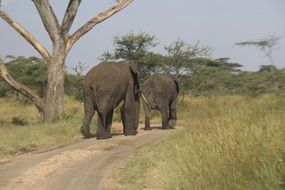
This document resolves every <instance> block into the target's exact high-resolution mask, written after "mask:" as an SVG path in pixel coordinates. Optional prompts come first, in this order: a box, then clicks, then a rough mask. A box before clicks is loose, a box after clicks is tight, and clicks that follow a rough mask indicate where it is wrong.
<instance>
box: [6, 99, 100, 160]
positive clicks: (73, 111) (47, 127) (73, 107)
mask: <svg viewBox="0 0 285 190" xmlns="http://www.w3.org/2000/svg"><path fill="white" fill-rule="evenodd" d="M0 105H1V107H0V158H3V157H7V156H11V155H17V154H21V153H26V152H30V151H33V150H37V149H47V148H51V147H55V146H59V145H61V144H63V143H66V142H71V141H77V140H81V139H82V135H81V133H80V132H79V128H80V126H81V125H82V118H83V105H82V104H81V103H80V102H78V101H75V100H73V99H72V98H70V97H65V104H64V105H65V109H64V110H65V111H64V112H63V114H62V115H61V116H60V120H59V121H58V122H55V123H49V124H48V123H42V122H41V120H40V116H39V114H38V113H37V110H36V108H35V107H34V106H33V105H31V104H25V105H20V104H18V103H17V102H15V101H13V100H12V99H9V98H5V99H0ZM15 118H16V120H15ZM15 121H16V122H15ZM22 123H24V125H21V124H22ZM94 127H95V125H94V122H93V123H92V131H94V130H95V129H94Z"/></svg>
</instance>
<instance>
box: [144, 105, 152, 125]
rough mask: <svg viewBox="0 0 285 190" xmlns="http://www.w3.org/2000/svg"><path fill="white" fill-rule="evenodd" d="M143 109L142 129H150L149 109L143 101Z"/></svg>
mask: <svg viewBox="0 0 285 190" xmlns="http://www.w3.org/2000/svg"><path fill="white" fill-rule="evenodd" d="M143 109H144V121H145V128H144V130H151V128H150V121H149V120H150V110H149V108H148V106H147V104H146V103H145V102H143Z"/></svg>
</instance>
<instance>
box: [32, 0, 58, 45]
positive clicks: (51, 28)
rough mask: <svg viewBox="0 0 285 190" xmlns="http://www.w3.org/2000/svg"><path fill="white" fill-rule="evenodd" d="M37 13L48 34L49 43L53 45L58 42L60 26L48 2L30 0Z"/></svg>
mask: <svg viewBox="0 0 285 190" xmlns="http://www.w3.org/2000/svg"><path fill="white" fill-rule="evenodd" d="M32 1H33V2H34V4H35V6H36V8H37V10H38V12H39V15H40V17H41V19H42V22H43V24H44V27H45V29H46V31H47V32H48V34H49V36H50V39H51V41H52V42H53V44H54V43H56V42H58V39H59V38H60V25H59V23H58V20H57V18H56V16H55V13H54V11H53V9H52V7H51V6H50V4H49V0H32Z"/></svg>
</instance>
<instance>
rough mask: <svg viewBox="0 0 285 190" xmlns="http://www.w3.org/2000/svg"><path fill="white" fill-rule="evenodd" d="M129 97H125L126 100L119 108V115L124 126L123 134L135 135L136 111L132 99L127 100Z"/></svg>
mask: <svg viewBox="0 0 285 190" xmlns="http://www.w3.org/2000/svg"><path fill="white" fill-rule="evenodd" d="M129 98H130V97H126V100H125V102H124V104H123V106H122V108H121V116H122V121H123V126H124V135H136V134H137V130H136V128H137V126H136V125H138V124H137V123H136V122H135V117H136V116H135V114H136V111H135V109H134V105H133V104H134V103H133V102H132V101H133V100H129Z"/></svg>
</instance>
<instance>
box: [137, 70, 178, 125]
mask: <svg viewBox="0 0 285 190" xmlns="http://www.w3.org/2000/svg"><path fill="white" fill-rule="evenodd" d="M142 93H143V95H144V96H145V99H146V101H147V103H146V102H145V101H143V106H144V112H145V130H150V129H151V128H150V111H151V109H152V110H159V111H160V114H161V120H162V129H171V128H174V127H175V125H176V120H177V116H176V103H177V97H178V94H179V85H178V82H177V81H176V80H175V79H174V78H173V77H172V76H171V75H170V74H154V75H152V76H150V77H149V78H148V79H147V80H146V81H145V82H144V84H143V86H142Z"/></svg>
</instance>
